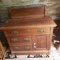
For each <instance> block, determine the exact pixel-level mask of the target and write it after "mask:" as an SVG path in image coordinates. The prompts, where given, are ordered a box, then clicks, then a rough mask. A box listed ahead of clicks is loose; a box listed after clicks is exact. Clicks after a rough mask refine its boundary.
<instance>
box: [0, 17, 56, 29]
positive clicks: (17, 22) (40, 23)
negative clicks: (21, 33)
mask: <svg viewBox="0 0 60 60" xmlns="http://www.w3.org/2000/svg"><path fill="white" fill-rule="evenodd" d="M55 26H56V24H55V23H54V21H53V20H52V19H51V18H50V17H44V18H35V19H31V18H22V19H9V20H8V21H6V22H5V24H4V25H3V26H2V27H1V28H0V29H9V28H23V27H24V28H26V27H28V28H29V27H55Z"/></svg>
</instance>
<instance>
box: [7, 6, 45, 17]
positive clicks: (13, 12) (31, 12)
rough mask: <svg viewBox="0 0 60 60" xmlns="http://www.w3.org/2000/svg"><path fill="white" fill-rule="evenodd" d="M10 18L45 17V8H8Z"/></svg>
mask: <svg viewBox="0 0 60 60" xmlns="http://www.w3.org/2000/svg"><path fill="white" fill-rule="evenodd" d="M8 11H9V15H10V18H31V17H32V18H38V17H44V16H45V6H37V7H36V6H35V7H28V8H9V9H8Z"/></svg>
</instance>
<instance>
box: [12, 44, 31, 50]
mask: <svg viewBox="0 0 60 60" xmlns="http://www.w3.org/2000/svg"><path fill="white" fill-rule="evenodd" d="M12 49H13V50H14V51H30V50H32V45H21V44H20V45H19V46H18V45H14V46H12Z"/></svg>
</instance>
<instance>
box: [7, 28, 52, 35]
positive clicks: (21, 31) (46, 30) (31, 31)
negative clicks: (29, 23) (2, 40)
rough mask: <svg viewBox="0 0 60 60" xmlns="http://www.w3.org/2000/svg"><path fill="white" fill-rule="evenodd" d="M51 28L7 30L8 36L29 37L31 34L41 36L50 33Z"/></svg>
mask: <svg viewBox="0 0 60 60" xmlns="http://www.w3.org/2000/svg"><path fill="white" fill-rule="evenodd" d="M50 32H51V31H50V28H42V27H41V28H29V29H27V28H26V29H15V30H13V29H11V30H6V33H7V35H10V36H11V35H22V34H25V35H27V34H28V35H29V34H40V33H50Z"/></svg>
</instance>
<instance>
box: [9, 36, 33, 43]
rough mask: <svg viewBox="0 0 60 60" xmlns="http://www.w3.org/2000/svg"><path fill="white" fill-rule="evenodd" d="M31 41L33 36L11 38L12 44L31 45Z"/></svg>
mask: <svg viewBox="0 0 60 60" xmlns="http://www.w3.org/2000/svg"><path fill="white" fill-rule="evenodd" d="M31 40H32V37H31V36H24V35H23V36H18V37H17V36H16V37H15V36H14V37H11V36H10V37H9V41H10V42H11V43H27V42H28V43H30V42H31Z"/></svg>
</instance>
